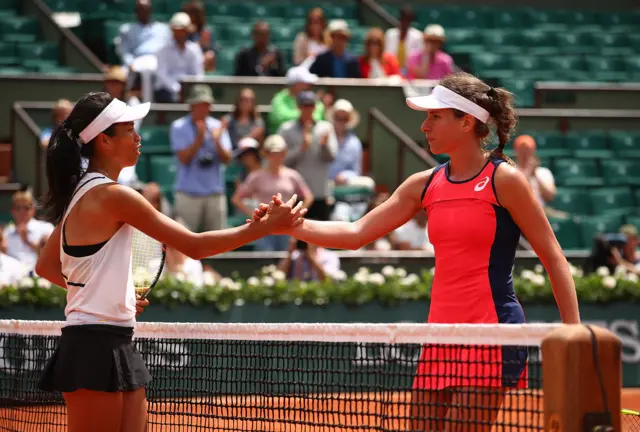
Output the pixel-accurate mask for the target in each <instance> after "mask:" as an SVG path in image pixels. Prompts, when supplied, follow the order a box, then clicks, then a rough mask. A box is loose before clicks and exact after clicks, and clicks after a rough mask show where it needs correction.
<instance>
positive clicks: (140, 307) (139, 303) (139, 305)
mask: <svg viewBox="0 0 640 432" xmlns="http://www.w3.org/2000/svg"><path fill="white" fill-rule="evenodd" d="M147 306H149V300H147V299H143V298H142V297H140V296H139V295H138V294H136V316H138V315H140V314H141V313H142V312H143V311H144V308H146V307H147Z"/></svg>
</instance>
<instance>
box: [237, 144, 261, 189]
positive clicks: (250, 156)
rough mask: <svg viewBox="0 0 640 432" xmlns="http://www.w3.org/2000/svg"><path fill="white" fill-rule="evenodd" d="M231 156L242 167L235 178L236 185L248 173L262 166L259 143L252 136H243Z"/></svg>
mask: <svg viewBox="0 0 640 432" xmlns="http://www.w3.org/2000/svg"><path fill="white" fill-rule="evenodd" d="M233 157H234V158H235V159H237V160H238V161H239V162H240V165H241V166H242V169H241V170H240V172H239V173H238V177H237V178H236V186H237V185H238V184H240V183H242V182H243V181H244V180H245V179H246V178H247V176H248V175H249V174H251V173H252V172H254V171H257V170H259V169H260V168H262V160H261V158H260V143H259V142H258V141H256V139H255V138H252V137H244V138H242V139H241V140H240V142H239V143H238V148H237V149H236V150H234V152H233Z"/></svg>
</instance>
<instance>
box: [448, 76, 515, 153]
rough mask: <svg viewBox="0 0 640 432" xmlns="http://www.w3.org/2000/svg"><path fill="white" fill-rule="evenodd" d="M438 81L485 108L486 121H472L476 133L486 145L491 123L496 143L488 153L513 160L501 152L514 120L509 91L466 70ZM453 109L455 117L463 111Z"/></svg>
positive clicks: (488, 139) (512, 128) (512, 129)
mask: <svg viewBox="0 0 640 432" xmlns="http://www.w3.org/2000/svg"><path fill="white" fill-rule="evenodd" d="M440 85H441V86H443V87H446V88H448V89H449V90H452V91H454V92H456V93H458V94H459V95H460V96H463V97H465V98H466V99H469V100H470V101H472V102H473V103H475V104H476V105H479V106H481V107H482V108H484V109H486V110H487V111H488V112H489V115H490V116H491V118H490V119H489V124H484V123H482V122H481V121H477V122H476V129H475V132H476V136H477V137H479V138H480V139H482V141H483V143H484V144H485V145H487V144H488V143H489V141H490V140H491V139H490V135H491V129H490V125H491V124H493V125H495V130H496V135H497V136H498V146H497V147H496V148H494V149H493V150H492V151H491V155H492V156H493V157H496V158H499V159H503V160H505V161H507V162H509V163H510V164H512V165H514V163H513V161H512V160H511V159H510V158H509V157H508V156H507V155H505V154H504V148H505V146H506V145H507V143H508V142H509V138H510V136H511V134H512V133H513V131H514V129H515V127H516V124H517V122H518V120H517V116H516V112H515V109H514V108H513V95H512V94H511V93H510V92H508V91H507V90H505V89H503V88H494V87H491V86H489V85H487V84H485V83H484V82H482V81H481V80H480V79H479V78H476V77H475V76H473V75H471V74H468V73H466V72H457V73H454V74H452V75H449V76H447V77H445V78H443V79H442V81H440ZM454 113H455V115H456V116H457V117H462V116H464V115H465V113H464V112H462V111H458V110H454Z"/></svg>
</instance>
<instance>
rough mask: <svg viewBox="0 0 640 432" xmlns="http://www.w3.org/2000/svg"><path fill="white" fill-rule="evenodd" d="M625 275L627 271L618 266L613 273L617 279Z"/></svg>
mask: <svg viewBox="0 0 640 432" xmlns="http://www.w3.org/2000/svg"><path fill="white" fill-rule="evenodd" d="M625 274H627V269H625V268H624V267H623V266H621V265H619V266H617V267H616V269H615V271H614V272H613V275H614V276H615V277H617V278H620V277H623V276H624V275H625Z"/></svg>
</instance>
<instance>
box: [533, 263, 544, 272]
mask: <svg viewBox="0 0 640 432" xmlns="http://www.w3.org/2000/svg"><path fill="white" fill-rule="evenodd" d="M533 270H534V271H535V272H536V273H542V272H544V267H542V264H536V266H535V267H534V268H533Z"/></svg>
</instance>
